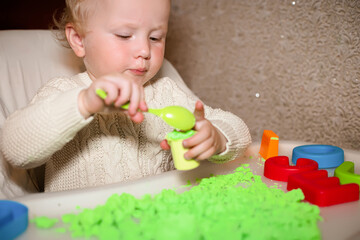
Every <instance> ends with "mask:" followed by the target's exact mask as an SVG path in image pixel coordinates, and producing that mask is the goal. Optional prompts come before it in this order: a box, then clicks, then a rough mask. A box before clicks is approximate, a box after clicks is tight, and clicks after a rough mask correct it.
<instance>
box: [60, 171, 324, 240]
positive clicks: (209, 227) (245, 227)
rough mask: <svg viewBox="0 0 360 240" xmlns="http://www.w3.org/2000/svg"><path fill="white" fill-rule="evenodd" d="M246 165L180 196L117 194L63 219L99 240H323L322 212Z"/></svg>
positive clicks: (166, 192)
mask: <svg viewBox="0 0 360 240" xmlns="http://www.w3.org/2000/svg"><path fill="white" fill-rule="evenodd" d="M247 166H248V165H246V166H242V167H239V168H237V169H236V170H235V171H234V172H233V173H231V174H227V175H217V176H213V177H209V178H203V179H201V181H200V182H199V184H198V185H196V186H193V187H192V188H191V189H190V190H188V191H185V192H183V193H181V194H179V193H177V192H176V191H174V190H169V189H165V190H163V191H162V192H161V193H159V194H156V195H153V196H152V195H150V194H145V195H143V196H142V197H141V198H139V199H138V198H135V197H134V196H133V195H131V194H127V193H123V194H121V195H118V194H114V195H112V196H111V197H109V198H108V200H107V202H106V203H105V204H104V205H98V206H97V207H95V208H94V209H83V210H82V211H81V212H80V213H78V214H73V213H71V214H66V215H63V216H62V220H63V222H64V223H65V225H66V226H67V228H68V230H69V231H70V232H71V234H72V236H73V237H93V236H95V237H97V238H99V239H101V240H106V239H126V240H127V239H131V240H134V239H142V240H147V239H156V240H165V239H166V240H168V239H172V240H177V239H178V240H183V239H187V240H200V239H201V240H215V239H216V240H218V239H231V240H236V239H246V240H249V239H254V240H258V239H307V240H308V239H314V240H315V239H321V234H320V230H319V228H318V225H317V223H318V221H320V220H322V218H321V217H320V215H319V214H320V210H319V208H318V207H317V206H316V205H311V204H309V203H306V202H302V200H304V194H303V193H302V191H301V190H300V189H296V190H292V191H290V192H286V193H285V192H283V191H282V190H281V189H278V188H276V187H274V186H272V187H267V186H266V184H264V183H263V182H262V181H261V176H258V175H254V174H253V173H252V171H251V169H250V168H248V167H247Z"/></svg>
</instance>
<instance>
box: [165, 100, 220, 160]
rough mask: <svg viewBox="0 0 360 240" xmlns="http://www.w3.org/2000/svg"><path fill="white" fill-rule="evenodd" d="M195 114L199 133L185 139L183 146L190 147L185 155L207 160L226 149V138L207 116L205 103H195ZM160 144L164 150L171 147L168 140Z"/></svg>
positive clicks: (189, 157) (190, 157)
mask: <svg viewBox="0 0 360 240" xmlns="http://www.w3.org/2000/svg"><path fill="white" fill-rule="evenodd" d="M194 116H195V119H196V123H195V127H194V129H195V130H196V131H197V133H196V134H195V135H194V136H192V137H190V138H188V139H185V140H184V141H183V146H184V147H185V148H189V151H187V152H186V153H185V155H184V157H185V158H186V159H195V160H205V159H208V158H210V157H211V156H213V155H215V154H219V153H221V152H223V151H225V149H226V138H225V136H224V135H223V134H222V133H221V132H220V131H219V130H218V129H217V128H216V127H214V125H212V124H211V122H210V121H209V120H207V119H206V118H205V111H204V105H203V103H202V102H200V101H197V102H196V104H195V111H194ZM160 146H161V148H162V149H164V150H169V149H170V146H169V145H168V143H167V141H166V140H163V141H162V142H161V143H160Z"/></svg>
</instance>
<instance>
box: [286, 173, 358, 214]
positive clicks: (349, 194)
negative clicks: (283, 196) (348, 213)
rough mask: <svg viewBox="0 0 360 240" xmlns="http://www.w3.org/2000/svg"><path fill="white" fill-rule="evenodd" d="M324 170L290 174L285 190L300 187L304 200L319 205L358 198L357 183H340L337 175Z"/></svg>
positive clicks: (328, 204) (323, 205)
mask: <svg viewBox="0 0 360 240" xmlns="http://www.w3.org/2000/svg"><path fill="white" fill-rule="evenodd" d="M327 174H328V173H327V171H326V170H315V171H308V172H302V173H296V174H293V175H290V176H289V178H288V185H287V190H288V191H290V190H292V189H296V188H300V189H301V190H302V191H303V193H304V195H305V200H307V201H308V202H310V203H313V204H316V205H318V206H320V207H325V206H331V205H335V204H340V203H345V202H351V201H357V200H359V185H357V184H355V183H350V184H345V185H340V180H339V178H337V177H328V175H327Z"/></svg>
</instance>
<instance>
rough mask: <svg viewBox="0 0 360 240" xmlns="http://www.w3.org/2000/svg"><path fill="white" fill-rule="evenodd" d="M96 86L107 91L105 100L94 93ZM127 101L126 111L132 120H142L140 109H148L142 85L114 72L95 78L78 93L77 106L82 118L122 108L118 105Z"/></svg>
mask: <svg viewBox="0 0 360 240" xmlns="http://www.w3.org/2000/svg"><path fill="white" fill-rule="evenodd" d="M98 88H100V89H102V90H104V91H105V92H106V93H107V97H106V98H105V100H103V99H101V98H100V97H99V96H98V95H97V94H96V89H98ZM129 101H130V106H129V109H128V110H127V111H126V113H127V114H128V115H129V116H130V118H131V120H132V121H134V122H142V121H143V120H144V115H143V114H142V111H147V110H148V109H147V105H146V103H145V100H144V88H143V86H142V85H141V84H140V83H137V82H135V81H134V80H131V79H126V78H124V77H122V76H120V74H118V73H114V74H110V75H106V76H102V77H99V78H97V79H96V80H95V81H93V83H92V84H91V85H90V86H89V87H88V88H86V89H84V90H82V91H81V92H80V94H79V98H78V106H79V111H80V113H81V114H82V115H83V116H84V118H88V117H89V116H91V115H93V114H95V113H97V112H103V111H119V110H122V109H121V108H120V106H122V105H124V104H125V103H127V102H129ZM138 109H140V110H141V111H138Z"/></svg>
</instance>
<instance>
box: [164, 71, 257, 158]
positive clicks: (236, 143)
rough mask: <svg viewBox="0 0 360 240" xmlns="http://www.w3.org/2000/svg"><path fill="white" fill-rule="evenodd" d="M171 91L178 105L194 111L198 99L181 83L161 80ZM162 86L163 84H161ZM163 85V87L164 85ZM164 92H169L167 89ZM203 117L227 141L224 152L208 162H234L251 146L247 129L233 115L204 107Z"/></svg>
mask: <svg viewBox="0 0 360 240" xmlns="http://www.w3.org/2000/svg"><path fill="white" fill-rule="evenodd" d="M163 81H164V82H166V84H167V85H169V88H171V89H172V91H173V92H172V98H173V99H174V101H178V104H180V105H186V106H187V108H188V109H191V111H193V110H194V107H195V102H196V101H197V100H199V98H198V97H197V96H196V95H195V94H194V93H193V92H192V91H191V90H190V89H189V88H188V87H187V86H186V85H185V83H184V82H183V81H177V80H172V79H170V78H164V80H163ZM162 84H164V83H162ZM166 84H165V85H166ZM166 91H170V90H169V89H168V90H166ZM205 117H206V118H207V119H208V120H209V121H210V122H211V123H212V124H213V125H214V126H215V127H216V128H218V129H219V131H220V132H221V133H222V134H223V135H224V136H225V138H226V139H227V144H226V150H225V151H224V152H222V153H221V154H219V155H214V156H212V157H211V158H210V159H208V160H209V161H212V162H215V163H223V162H227V161H231V160H234V159H235V158H237V157H239V156H241V155H242V154H243V153H244V152H245V150H246V149H247V147H248V146H249V145H250V144H251V136H250V132H249V129H248V127H247V126H246V124H245V123H244V121H243V120H242V119H240V118H239V117H238V116H236V115H235V114H233V113H231V112H228V111H224V110H221V109H213V108H211V107H210V106H207V105H205Z"/></svg>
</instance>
